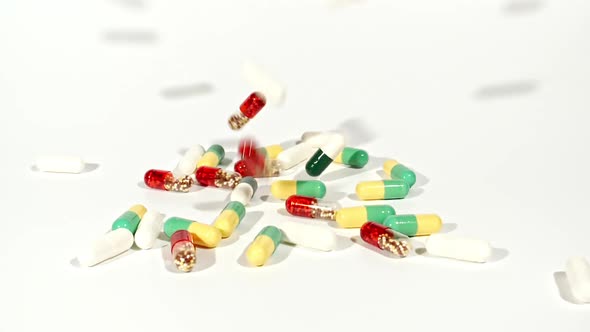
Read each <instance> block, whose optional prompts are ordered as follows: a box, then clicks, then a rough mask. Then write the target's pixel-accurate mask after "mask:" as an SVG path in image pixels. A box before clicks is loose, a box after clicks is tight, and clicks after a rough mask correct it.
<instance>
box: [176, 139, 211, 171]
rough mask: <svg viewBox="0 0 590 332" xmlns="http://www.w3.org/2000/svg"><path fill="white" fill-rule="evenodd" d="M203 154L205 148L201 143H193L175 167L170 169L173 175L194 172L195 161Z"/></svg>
mask: <svg viewBox="0 0 590 332" xmlns="http://www.w3.org/2000/svg"><path fill="white" fill-rule="evenodd" d="M203 154H205V149H204V148H203V147H202V146H201V145H198V144H197V145H193V146H192V147H191V148H190V149H188V150H187V151H186V152H185V154H184V155H183V156H182V158H181V159H180V161H179V162H178V165H176V168H174V170H173V171H172V173H173V174H174V176H176V177H183V176H187V175H191V174H194V173H195V170H196V168H197V163H198V162H199V160H200V159H201V157H202V156H203Z"/></svg>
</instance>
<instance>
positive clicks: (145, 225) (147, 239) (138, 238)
mask: <svg viewBox="0 0 590 332" xmlns="http://www.w3.org/2000/svg"><path fill="white" fill-rule="evenodd" d="M163 221H164V215H163V214H161V213H159V212H158V211H152V210H150V211H147V212H146V213H145V215H144V216H143V218H142V219H141V222H140V223H139V227H138V228H137V231H136V232H135V244H136V245H137V246H138V247H139V248H141V249H150V248H152V247H153V246H154V243H155V242H156V239H157V238H158V236H159V235H160V233H161V232H162V224H163Z"/></svg>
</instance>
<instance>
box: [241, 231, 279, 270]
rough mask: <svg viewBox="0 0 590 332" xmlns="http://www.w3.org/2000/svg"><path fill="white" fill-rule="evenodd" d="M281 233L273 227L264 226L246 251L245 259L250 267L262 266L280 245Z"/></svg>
mask: <svg viewBox="0 0 590 332" xmlns="http://www.w3.org/2000/svg"><path fill="white" fill-rule="evenodd" d="M282 238H283V233H282V232H281V230H280V229H278V228H277V227H275V226H266V227H264V228H263V229H262V230H261V231H260V233H258V235H257V236H256V238H255V239H254V241H253V242H252V243H251V244H250V245H249V246H248V249H246V258H247V259H248V262H249V263H250V264H251V265H254V266H262V265H264V264H265V263H266V261H267V260H268V259H269V258H270V256H272V254H274V252H275V250H276V249H277V247H278V246H279V243H281V241H282Z"/></svg>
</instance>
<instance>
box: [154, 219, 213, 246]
mask: <svg viewBox="0 0 590 332" xmlns="http://www.w3.org/2000/svg"><path fill="white" fill-rule="evenodd" d="M178 230H185V231H189V232H190V233H191V234H192V235H193V243H194V244H196V245H198V246H201V247H207V248H215V247H217V245H218V244H219V241H221V231H220V230H219V229H217V228H215V227H213V226H211V225H206V224H202V223H200V222H196V221H192V220H188V219H184V218H179V217H171V218H168V219H167V220H166V222H165V223H164V233H165V234H166V235H167V236H168V237H171V236H172V234H174V232H176V231H178Z"/></svg>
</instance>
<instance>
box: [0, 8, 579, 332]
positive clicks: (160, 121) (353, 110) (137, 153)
mask: <svg viewBox="0 0 590 332" xmlns="http://www.w3.org/2000/svg"><path fill="white" fill-rule="evenodd" d="M589 17H590V3H589V2H588V1H582V0H578V1H548V0H545V1H534V0H530V1H528V0H518V3H515V2H514V1H512V2H510V1H499V0H487V1H459V0H447V1H440V0H431V1H397V0H384V1H372V0H366V1H357V2H351V3H349V4H343V5H341V6H334V5H333V3H330V2H328V1H319V0H317V1H311V0H297V1H295V0H289V1H287V0H273V1H271V0H268V1H227V0H225V1H224V0H217V1H194V0H177V1H156V0H149V1H148V0H146V1H141V0H103V1H74V0H53V1H4V2H3V3H2V4H0V41H1V42H2V46H0V110H1V111H0V114H1V118H0V129H1V130H0V133H1V134H0V135H1V140H0V147H1V148H2V150H1V151H2V152H3V155H4V157H3V158H2V160H3V162H2V168H1V169H2V174H1V175H0V180H1V181H2V184H3V189H2V192H1V194H0V195H2V202H3V204H2V207H3V218H2V225H3V231H2V238H1V241H0V246H1V251H0V258H1V261H2V262H3V267H2V272H3V273H2V283H0V306H1V312H2V314H1V315H0V316H1V317H2V318H1V319H0V330H2V331H33V330H41V329H42V330H48V329H49V330H62V331H122V330H129V331H131V330H138V331H139V330H141V331H180V330H181V329H184V330H197V331H214V330H215V331H216V330H227V331H230V330H231V331H235V330H242V329H249V330H252V329H260V330H281V331H307V330H322V331H340V330H341V331H349V330H362V331H376V330H386V331H405V330H416V331H417V330H421V331H423V330H426V329H430V330H434V329H442V330H454V331H503V330H507V329H508V330H521V331H532V330H538V329H543V330H547V331H558V330H559V331H588V328H589V326H590V305H585V306H584V305H577V304H572V303H570V302H568V301H566V299H567V296H565V298H566V299H564V298H563V297H562V295H560V291H559V288H558V285H557V284H559V283H560V281H561V280H562V278H563V274H562V273H561V271H563V268H564V264H565V260H566V258H567V257H569V256H571V255H585V256H586V257H589V256H590V246H589V241H588V236H589V234H590V220H588V218H587V211H588V198H589V191H588V188H590V175H589V170H590V158H589V157H588V143H589V139H590V133H589V132H588V125H589V121H588V108H589V106H590V94H589V93H588V86H589V84H590V65H589V59H590V38H589V37H588V32H589V31H590V30H589V28H590V20H589V19H588V18H589ZM246 59H252V60H254V61H256V62H258V63H260V64H263V65H264V66H266V67H268V68H269V69H270V70H271V71H272V72H273V73H274V74H275V75H276V77H277V78H280V79H281V80H282V81H284V82H285V83H286V85H287V86H288V96H287V100H286V103H285V104H284V105H283V106H282V107H267V108H266V109H265V110H263V111H262V112H261V113H260V114H259V116H258V117H257V118H256V119H255V120H254V121H253V122H251V123H250V124H248V125H247V127H246V128H245V129H244V130H243V131H241V132H232V131H231V130H229V128H228V126H227V123H226V121H227V118H228V116H229V115H230V114H231V113H232V112H234V111H235V110H237V107H238V105H239V104H240V103H241V102H242V100H243V99H244V98H245V97H246V96H247V95H248V94H249V93H250V92H251V91H250V89H249V87H248V86H247V85H246V84H245V83H244V80H243V79H242V77H241V75H240V67H241V63H242V61H244V60H246ZM179 89H180V90H179ZM193 92H194V93H193ZM331 129H340V130H343V131H344V132H346V133H348V134H349V136H348V139H349V143H350V144H351V145H355V146H358V147H362V148H365V149H366V150H368V151H369V152H370V154H371V156H372V157H374V158H373V160H372V161H371V163H370V164H369V165H368V166H367V167H366V168H365V169H363V170H361V171H358V170H349V169H343V168H342V167H341V166H337V165H335V166H330V168H329V170H328V171H326V173H325V174H324V175H322V176H321V179H322V180H324V181H326V184H327V186H328V191H329V194H328V196H327V197H326V200H334V201H336V200H338V201H339V203H340V204H342V205H355V204H359V202H358V201H357V200H356V198H355V197H354V195H351V194H352V193H354V187H355V185H356V183H357V182H358V181H360V180H368V179H380V178H381V175H382V172H380V167H381V160H382V158H385V157H391V158H396V159H398V160H400V161H402V162H403V163H405V164H407V165H408V166H410V167H412V168H414V169H415V170H417V172H418V173H419V174H420V175H419V180H418V184H417V185H416V187H415V188H414V189H412V192H411V194H410V195H409V197H408V198H406V199H404V200H399V201H393V202H391V203H392V204H393V205H394V207H395V208H396V210H397V211H398V213H420V212H422V213H428V212H434V213H438V214H440V215H441V216H442V218H443V219H444V221H445V222H446V223H447V224H448V225H447V226H445V231H451V232H452V233H454V234H459V235H468V236H473V237H478V238H483V239H487V240H490V241H491V243H492V244H493V246H494V247H495V248H498V250H497V251H496V254H495V257H494V261H493V262H490V263H487V264H472V263H465V262H459V261H451V260H446V259H437V258H431V257H424V256H415V257H411V258H407V259H403V260H399V259H393V258H390V257H386V256H384V255H381V254H379V253H378V252H377V251H373V250H370V249H368V248H367V247H365V246H363V245H360V244H358V243H353V242H351V241H350V240H348V239H347V238H349V237H352V236H358V230H341V229H335V231H337V232H338V234H340V235H342V236H343V239H342V242H341V247H340V248H339V250H337V251H334V252H330V253H320V252H314V251H310V250H306V249H303V248H297V247H289V246H287V245H281V246H280V247H279V248H278V250H277V252H276V253H275V255H274V256H273V258H272V261H271V262H270V263H269V264H268V265H267V266H264V267H262V268H250V267H247V266H245V265H244V261H243V257H241V256H242V254H243V252H244V250H245V248H246V247H247V245H248V244H249V242H250V241H251V240H252V239H253V238H254V237H255V235H256V234H257V232H258V231H259V230H260V229H261V228H262V227H263V226H265V225H269V224H273V223H275V222H276V221H277V220H280V219H281V220H293V221H297V222H301V221H300V219H297V218H293V217H289V216H286V215H285V212H284V210H282V208H283V206H282V205H281V202H278V201H276V200H274V199H272V198H268V194H269V187H268V184H269V183H270V182H269V181H267V180H264V181H261V182H260V186H261V188H260V191H259V192H258V194H257V195H256V198H255V199H254V201H253V202H252V205H253V206H252V207H250V208H248V214H247V216H246V218H245V219H244V221H243V224H242V225H241V226H240V228H239V230H238V232H237V233H238V234H236V235H234V236H233V237H232V238H230V239H229V240H225V241H223V243H222V245H221V246H220V247H218V248H216V249H215V250H200V251H199V253H198V259H199V263H198V266H197V268H196V271H194V272H193V273H189V274H180V273H175V272H174V271H171V270H170V269H169V266H168V267H166V264H165V262H164V258H165V257H166V253H167V250H169V248H168V247H164V248H163V249H154V250H149V251H132V252H129V253H127V254H125V255H123V256H122V257H118V258H117V259H114V260H112V261H110V262H107V263H105V264H101V265H99V266H96V267H94V268H87V269H82V268H79V267H76V266H74V265H73V264H72V259H73V258H74V257H75V255H76V252H77V249H78V248H80V246H82V245H84V244H85V243H86V242H85V241H87V240H88V239H90V238H93V237H96V236H97V235H99V234H101V233H102V232H104V231H105V230H107V229H108V228H109V227H110V225H111V223H112V221H113V220H114V219H115V218H116V217H118V216H119V215H120V214H121V213H122V212H123V211H125V210H126V209H127V208H128V207H129V206H131V205H133V204H136V203H142V204H145V205H146V206H148V208H153V209H157V210H160V211H161V212H164V213H166V214H167V215H168V216H172V215H176V216H182V217H187V218H193V219H196V220H200V221H203V222H211V221H212V220H213V218H214V217H215V216H216V215H217V214H218V213H219V210H220V209H221V208H222V207H223V205H224V204H225V200H226V198H227V195H228V192H227V191H224V190H219V189H202V190H198V191H195V192H192V193H189V194H179V193H168V192H159V191H155V190H149V189H147V188H145V186H144V185H143V184H142V179H143V174H144V172H145V171H146V170H147V169H150V168H164V169H171V168H172V167H173V166H174V165H175V163H176V161H177V160H178V158H179V156H180V155H179V151H181V150H182V149H183V148H186V147H188V146H190V145H192V144H196V143H200V144H203V145H205V146H207V145H210V144H212V143H221V144H223V145H224V146H226V148H227V149H228V153H227V155H228V157H229V158H230V159H228V160H226V161H225V165H226V166H227V167H231V164H230V163H231V162H232V160H231V158H232V157H235V148H236V142H237V140H238V139H239V138H240V137H241V136H243V135H247V134H249V135H254V136H255V137H256V138H257V139H258V140H259V141H260V142H261V143H262V144H273V143H280V142H287V141H293V140H294V139H297V138H298V137H299V135H300V134H301V133H302V132H303V131H306V130H331ZM42 153H69V154H77V155H81V156H83V157H84V158H85V159H86V160H87V161H88V162H90V163H94V164H97V165H98V167H97V168H95V169H93V170H91V171H88V172H85V173H83V174H79V175H65V174H47V173H39V172H34V171H32V170H31V168H30V167H31V163H32V161H33V160H34V157H35V156H36V155H37V154H42ZM233 161H235V158H234V160H233ZM295 176H297V177H299V178H305V176H304V175H303V174H302V172H301V169H299V170H298V171H297V172H295ZM291 177H293V175H291ZM262 199H265V200H266V201H263V200H262ZM306 222H307V221H306ZM318 223H319V222H318ZM326 227H329V226H326Z"/></svg>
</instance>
